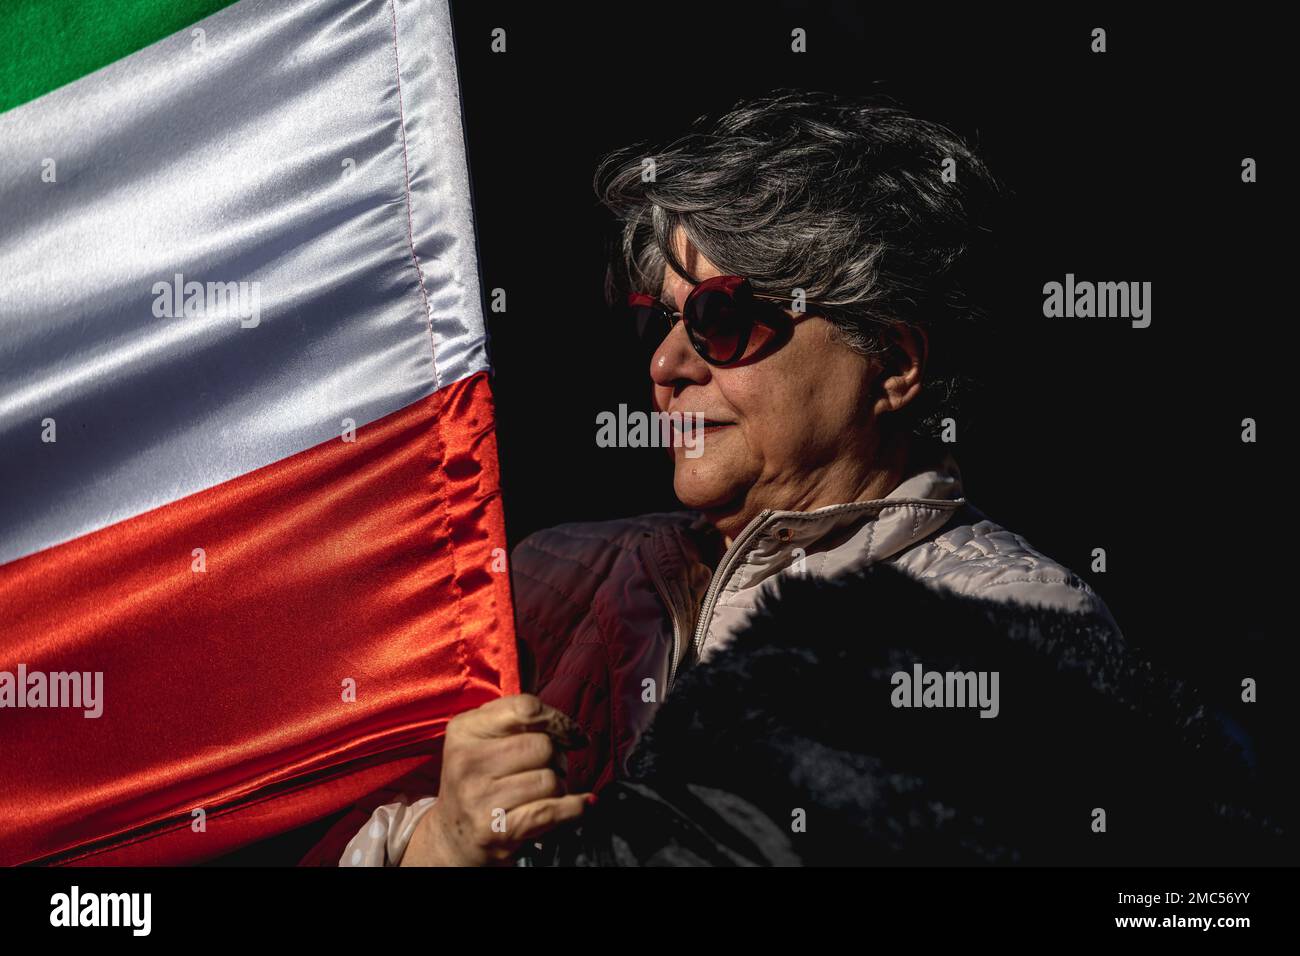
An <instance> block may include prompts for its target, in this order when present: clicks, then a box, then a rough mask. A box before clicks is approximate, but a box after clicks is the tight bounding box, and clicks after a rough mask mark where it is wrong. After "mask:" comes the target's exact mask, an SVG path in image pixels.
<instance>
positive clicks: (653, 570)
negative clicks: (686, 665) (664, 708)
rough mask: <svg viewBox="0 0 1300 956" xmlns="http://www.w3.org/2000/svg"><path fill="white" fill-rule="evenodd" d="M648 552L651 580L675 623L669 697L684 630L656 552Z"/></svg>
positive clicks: (667, 689)
mask: <svg viewBox="0 0 1300 956" xmlns="http://www.w3.org/2000/svg"><path fill="white" fill-rule="evenodd" d="M646 550H647V553H646V555H645V559H646V566H647V567H649V569H650V579H651V580H652V581H653V582H654V586H655V590H656V591H658V592H659V599H660V600H661V601H663V602H664V607H666V608H668V617H669V619H670V620H671V621H672V622H673V654H672V658H671V659H670V663H669V665H668V686H667V687H665V688H664V696H665V697H667V696H668V692H669V691H670V690H672V687H673V675H674V674H676V673H677V661H678V658H679V657H680V656H681V651H680V650H679V648H680V645H681V643H682V628H681V625H680V624H679V623H678V620H677V618H678V614H677V605H676V604H675V603H674V602H673V600H672V598H671V597H670V596H669V594H668V584H667V582H665V581H664V578H663V574H662V573H661V572H660V570H659V562H657V561H656V560H655V556H654V550H653V548H650V547H647V549H646Z"/></svg>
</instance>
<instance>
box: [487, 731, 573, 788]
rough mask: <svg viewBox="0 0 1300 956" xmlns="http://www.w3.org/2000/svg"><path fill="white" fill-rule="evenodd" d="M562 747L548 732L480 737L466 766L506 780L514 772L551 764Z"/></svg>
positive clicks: (492, 777)
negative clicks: (558, 745) (494, 737)
mask: <svg viewBox="0 0 1300 956" xmlns="http://www.w3.org/2000/svg"><path fill="white" fill-rule="evenodd" d="M558 749H559V748H558V747H557V745H556V743H555V741H554V740H553V739H552V738H551V737H550V736H549V735H548V734H542V733H528V734H514V735H513V736H510V737H501V738H498V739H496V740H483V741H480V742H479V744H478V746H477V747H476V748H475V749H474V752H473V753H472V754H470V755H469V756H468V757H467V761H466V766H467V767H470V768H472V772H473V774H475V775H479V776H483V777H486V778H487V779H489V780H502V779H504V778H506V777H509V776H510V775H512V774H516V773H522V772H524V771H527V770H540V769H542V768H543V767H548V766H550V765H551V762H552V761H553V760H554V759H555V753H556V751H557V750H558Z"/></svg>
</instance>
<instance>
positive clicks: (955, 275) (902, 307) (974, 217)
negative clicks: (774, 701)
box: [340, 93, 1119, 865]
mask: <svg viewBox="0 0 1300 956" xmlns="http://www.w3.org/2000/svg"><path fill="white" fill-rule="evenodd" d="M647 160H653V163H650V162H647ZM597 187H598V191H599V193H600V195H601V197H602V199H603V200H604V202H605V203H606V204H607V205H608V206H609V208H610V209H611V210H612V211H613V212H614V213H615V215H616V216H617V217H618V219H619V220H620V222H621V223H622V226H623V233H622V237H623V242H622V244H621V257H620V258H621V263H620V267H619V268H618V269H617V270H613V271H614V273H615V274H616V275H617V277H618V278H619V279H624V278H625V279H626V283H625V284H626V288H625V289H624V291H625V292H626V291H629V290H630V292H631V295H630V297H629V302H630V304H631V306H632V309H633V312H634V313H635V316H636V320H637V323H638V328H639V329H640V330H641V331H642V333H643V334H644V335H646V336H649V337H650V340H651V344H652V347H653V354H652V356H651V358H650V361H649V374H650V378H651V381H652V383H653V392H654V402H655V406H656V408H657V409H658V410H660V411H663V412H682V413H698V414H700V415H702V416H703V418H704V420H705V432H704V441H703V454H702V455H699V456H691V455H688V454H687V453H686V451H687V449H685V448H676V449H674V453H675V471H674V477H673V484H674V490H675V492H676V495H677V497H678V498H679V499H680V500H681V502H682V504H683V505H684V506H685V507H686V509H688V510H686V511H683V512H681V513H671V514H650V515H643V516H640V517H634V518H628V519H626V520H619V521H610V522H602V523H591V524H573V525H564V526H561V527H557V528H553V529H551V530H548V531H543V532H540V533H538V534H535V535H533V536H532V537H530V538H528V539H526V540H525V541H523V542H522V543H521V544H520V545H519V546H518V547H517V548H516V549H515V552H514V555H513V559H512V575H513V583H514V593H515V597H516V604H517V607H516V615H517V622H518V633H519V638H520V651H521V660H522V665H523V675H524V685H523V686H524V687H526V688H528V689H529V690H530V691H531V693H528V694H524V695H521V696H518V697H508V698H503V699H501V700H497V701H494V702H492V703H490V704H487V705H485V706H483V707H480V708H479V709H477V710H475V711H472V712H468V713H465V714H462V715H460V716H459V717H457V718H456V719H455V720H453V721H452V722H451V724H450V726H449V728H448V731H447V735H446V740H445V747H444V752H443V759H442V761H441V767H440V772H441V777H440V780H439V781H438V786H437V791H436V794H435V793H426V795H420V794H418V793H415V794H411V795H410V796H412V797H417V798H418V799H410V798H409V797H404V798H403V799H398V800H394V801H393V802H390V803H387V804H385V805H384V806H381V807H379V808H378V809H376V810H375V812H374V814H373V816H372V817H371V818H370V820H369V821H367V822H366V824H365V825H364V826H362V828H361V830H360V832H358V833H357V834H356V836H355V838H354V839H353V840H352V841H351V843H350V844H349V845H348V847H347V849H346V850H345V851H344V853H343V857H342V859H341V861H340V862H341V863H342V864H343V865H397V864H401V865H425V864H434V865H437V864H449V865H484V864H504V863H511V862H515V861H517V859H518V857H519V855H520V851H521V850H529V849H530V848H531V847H533V846H534V844H535V843H536V841H538V840H540V839H541V838H542V836H543V835H544V834H546V833H548V832H550V831H552V830H554V829H555V828H557V827H561V826H562V825H564V824H567V823H570V822H571V821H576V820H578V819H579V818H581V817H582V816H583V815H584V814H588V813H593V812H595V810H593V809H590V807H591V804H593V803H595V802H596V801H595V800H594V799H593V798H592V794H593V793H595V792H598V791H603V790H604V788H606V787H607V786H608V785H610V784H611V783H613V782H616V781H620V780H622V779H624V778H625V777H626V776H627V771H628V758H629V755H630V754H632V752H633V751H634V748H635V747H636V745H637V743H638V740H639V739H640V738H642V736H643V735H644V732H645V731H646V729H647V728H648V727H649V726H650V724H651V721H652V718H654V717H655V714H656V710H657V709H659V705H660V703H661V702H663V701H664V700H665V699H666V698H667V699H669V700H670V701H671V700H672V698H673V696H674V695H676V694H677V693H678V686H679V681H681V680H682V679H683V678H684V677H685V676H690V673H691V672H693V671H696V670H699V669H701V668H703V667H705V666H706V665H707V663H708V662H709V661H710V660H711V659H712V658H714V657H715V656H716V655H718V654H719V653H721V652H723V651H724V649H726V648H728V646H729V645H730V644H731V643H732V642H734V641H736V640H737V639H738V638H737V635H742V634H743V632H744V629H745V628H746V627H747V626H748V625H749V622H750V620H751V618H752V616H753V615H754V612H755V609H756V606H757V605H758V604H759V603H760V595H763V596H764V600H774V599H777V598H779V596H780V594H781V592H782V591H783V589H787V588H788V586H789V585H790V583H791V582H795V581H798V580H799V579H801V578H804V579H809V580H811V581H828V580H831V579H832V578H835V577H836V576H842V575H844V574H853V573H855V572H861V571H862V569H866V568H869V567H871V566H877V565H882V564H883V565H890V566H892V567H893V568H894V569H897V570H899V571H901V572H902V573H903V576H905V577H906V578H907V579H908V580H909V581H910V580H914V579H915V580H919V581H921V582H924V586H925V588H926V589H927V591H926V593H932V592H940V593H951V594H956V595H962V596H966V597H970V598H975V599H982V600H985V601H995V602H1013V603H1014V605H1015V606H1017V607H1028V608H1038V609H1043V610H1045V611H1046V612H1049V613H1052V614H1057V615H1066V616H1067V617H1070V618H1074V619H1077V620H1079V621H1081V622H1085V623H1084V624H1082V625H1081V626H1083V627H1086V628H1087V629H1088V633H1089V634H1090V635H1091V639H1093V640H1095V641H1098V642H1100V644H1099V646H1102V647H1105V646H1110V647H1117V646H1119V634H1118V631H1117V630H1116V628H1115V626H1114V622H1113V620H1112V619H1111V617H1110V614H1109V612H1108V611H1107V609H1106V607H1105V605H1104V604H1103V603H1102V601H1101V600H1100V599H1099V598H1098V596H1097V595H1096V594H1095V593H1094V592H1093V591H1092V589H1091V588H1090V587H1089V586H1088V585H1087V584H1086V583H1085V582H1083V581H1082V580H1080V579H1079V578H1078V577H1077V576H1076V575H1075V574H1073V573H1071V572H1070V571H1069V570H1068V569H1067V568H1065V567H1063V566H1062V565H1061V564H1060V563H1058V562H1056V561H1054V560H1052V559H1051V558H1049V557H1047V556H1045V555H1043V554H1042V553H1040V552H1038V551H1036V550H1035V549H1034V548H1033V547H1031V546H1030V544H1029V543H1028V542H1027V541H1026V540H1025V539H1024V538H1022V537H1021V536H1019V535H1017V534H1015V533H1014V532H1012V531H1009V530H1007V529H1004V528H1002V527H1000V526H999V525H998V524H996V523H995V522H993V521H992V520H990V519H989V518H987V517H985V516H984V515H983V514H981V513H980V512H978V511H977V510H976V509H975V508H974V507H973V506H972V505H971V504H970V503H968V502H967V500H966V498H965V497H964V494H963V491H962V482H961V476H960V473H959V471H958V468H957V465H956V463H955V461H954V459H953V457H952V456H951V455H950V454H948V453H947V451H946V448H945V446H944V445H943V444H941V443H938V442H936V441H934V440H933V439H931V438H929V437H926V436H927V434H937V429H936V426H937V425H938V423H939V422H940V421H942V419H943V418H945V417H949V416H953V415H955V411H954V410H953V407H952V405H951V404H950V403H951V401H952V399H953V398H954V397H955V396H956V395H957V393H958V392H959V391H960V389H959V386H960V384H961V383H962V381H963V379H964V377H965V376H964V375H963V370H962V368H961V362H962V359H963V356H964V346H963V344H962V343H963V342H964V341H966V340H967V339H968V338H969V334H968V330H969V329H970V328H972V327H973V326H974V325H975V324H976V323H977V322H978V320H979V319H980V317H981V310H980V308H979V305H978V303H977V302H975V301H973V298H972V295H971V293H970V290H971V284H970V282H969V278H970V276H971V274H972V272H973V270H974V269H975V268H976V266H977V265H978V263H979V260H978V256H977V253H978V250H979V249H980V248H981V247H982V246H983V244H984V238H985V233H986V232H987V229H986V218H987V216H988V214H989V213H990V210H991V208H992V205H993V203H994V200H995V198H996V187H995V185H994V182H993V180H992V179H991V177H990V175H989V174H988V172H987V171H986V169H985V167H984V165H983V164H982V162H981V161H980V159H979V158H978V157H977V156H976V155H975V154H974V153H972V151H971V149H970V148H969V147H967V145H966V144H964V143H963V142H962V140H960V139H959V138H958V137H957V136H955V135H954V134H952V133H951V132H949V131H948V130H946V129H944V128H943V127H941V126H938V125H935V124H934V123H930V122H926V121H924V120H922V119H918V118H916V117H914V116H911V115H908V114H907V113H906V112H903V111H900V110H898V109H893V108H885V107H880V106H876V105H871V104H869V103H863V102H855V101H850V100H846V99H841V98H837V97H834V96H830V95H816V94H803V93H781V94H777V95H773V96H769V97H764V98H760V99H757V100H753V101H750V102H745V103H742V104H740V105H738V106H737V107H736V108H734V109H733V110H731V111H730V112H728V113H727V114H726V115H724V116H722V117H721V118H720V119H717V120H716V122H714V123H713V124H712V125H707V126H703V125H702V126H698V127H697V128H696V129H694V130H692V131H691V132H690V133H689V134H688V135H686V136H685V137H684V138H681V139H679V140H678V141H676V142H674V143H672V144H671V145H669V146H667V147H666V148H662V149H658V150H653V151H649V150H645V151H638V150H628V151H623V152H620V153H617V154H615V155H614V156H612V157H610V158H608V159H607V160H606V161H605V162H604V163H603V164H602V166H601V168H600V170H599V172H598V174H597ZM615 285H616V286H617V283H615ZM853 611H854V613H855V615H856V617H855V621H856V623H855V625H854V626H855V627H856V628H857V630H856V631H854V630H853V629H849V630H846V631H845V635H846V636H845V637H844V640H847V641H858V642H862V641H866V640H867V639H868V634H869V633H870V630H871V624H872V620H873V606H872V604H871V603H863V604H857V605H854V606H853ZM827 666H830V665H827ZM742 693H743V687H742ZM885 693H886V694H887V693H888V690H887V689H886V691H885ZM732 703H733V704H734V705H735V706H736V707H737V708H738V711H737V712H739V709H743V706H744V702H743V700H740V701H733V702H732ZM820 704H822V705H825V706H828V707H829V706H833V702H832V701H822V702H820ZM803 706H804V707H805V708H806V707H814V708H815V707H817V706H819V702H817V701H806V700H805V701H804V702H803ZM968 716H973V715H968ZM984 723H985V722H984V721H980V720H976V721H975V725H981V724H984ZM727 756H728V755H727V754H726V753H723V752H718V753H716V755H715V757H716V761H715V762H719V763H721V764H725V763H726V760H727ZM1081 799H1085V800H1086V798H1081ZM607 803H608V801H607V800H606V799H605V798H604V797H603V796H602V797H601V799H600V807H598V808H596V809H603V808H604V806H605V805H606V804H607ZM1088 805H1089V806H1091V804H1088ZM571 829H572V828H569V829H568V830H566V831H565V832H570V831H571Z"/></svg>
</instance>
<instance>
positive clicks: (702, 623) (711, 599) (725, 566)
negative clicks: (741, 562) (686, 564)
mask: <svg viewBox="0 0 1300 956" xmlns="http://www.w3.org/2000/svg"><path fill="white" fill-rule="evenodd" d="M773 513H774V512H773V510H772V509H771V508H768V509H766V510H764V511H761V512H759V514H758V516H757V517H756V518H754V520H753V521H751V522H750V523H749V524H747V525H746V526H745V530H744V531H742V532H740V537H738V538H737V539H736V540H735V541H733V542H731V547H730V548H728V549H727V553H726V554H724V555H723V556H722V561H721V562H720V563H719V564H718V570H717V573H716V574H714V575H713V580H712V581H710V582H709V589H708V591H706V592H705V593H704V604H703V606H701V607H700V619H699V620H698V621H696V623H695V635H694V638H693V639H692V641H691V643H692V645H693V647H694V650H695V657H696V659H697V660H698V659H699V656H700V652H701V651H702V650H703V649H704V634H705V632H706V631H707V630H708V629H709V620H710V618H712V617H713V606H714V605H715V604H717V602H718V592H719V591H721V590H722V585H723V582H725V581H726V580H727V577H728V576H729V575H730V573H731V566H732V565H733V564H735V563H736V556H737V555H739V554H740V553H741V552H742V551H743V550H744V549H745V547H746V546H747V545H748V544H749V540H750V539H751V538H752V537H754V535H756V534H757V533H758V530H759V529H760V528H761V527H762V526H763V524H764V523H766V521H767V519H768V518H769V517H771V516H772V514H773ZM668 683H669V686H670V687H671V686H672V677H671V675H670V676H669V681H668Z"/></svg>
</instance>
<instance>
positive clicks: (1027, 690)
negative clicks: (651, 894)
mask: <svg viewBox="0 0 1300 956" xmlns="http://www.w3.org/2000/svg"><path fill="white" fill-rule="evenodd" d="M917 664H920V665H921V666H922V667H923V669H924V670H925V671H939V672H970V671H975V672H985V673H986V674H990V673H992V672H997V673H998V675H999V677H998V697H999V701H998V705H999V706H998V715H997V716H996V717H993V718H982V717H980V716H979V711H978V709H976V708H974V707H967V708H952V707H936V708H924V707H923V708H916V707H898V706H895V702H896V701H897V697H896V693H895V692H896V691H897V690H898V688H897V686H896V685H895V683H894V680H895V678H894V675H895V674H897V673H900V672H905V673H907V674H909V675H910V674H912V673H913V668H914V665H917ZM1247 746H1248V745H1247ZM1249 765H1250V760H1249V754H1248V753H1247V752H1246V748H1244V747H1243V746H1242V745H1241V744H1240V743H1238V742H1236V741H1234V739H1233V737H1232V736H1231V735H1230V734H1229V733H1228V732H1227V729H1226V727H1225V724H1224V723H1223V722H1222V720H1221V718H1219V717H1218V716H1217V715H1216V714H1214V713H1212V712H1211V711H1209V710H1208V709H1207V708H1206V707H1205V706H1204V705H1203V704H1202V703H1201V701H1200V700H1199V699H1198V696H1197V694H1196V693H1195V692H1194V691H1193V689H1192V688H1190V687H1188V686H1186V685H1184V684H1182V683H1180V682H1178V681H1175V680H1172V679H1170V678H1168V677H1166V676H1164V675H1161V674H1159V673H1157V672H1156V671H1155V670H1154V669H1153V668H1152V667H1151V666H1150V664H1148V663H1145V662H1142V661H1140V660H1138V659H1137V658H1136V657H1135V656H1134V655H1133V654H1131V653H1129V652H1128V651H1127V650H1126V649H1125V647H1124V646H1123V645H1122V643H1121V641H1120V639H1119V637H1118V635H1117V634H1116V633H1115V632H1114V631H1113V629H1112V628H1111V627H1110V625H1109V624H1108V623H1107V622H1106V621H1103V620H1100V619H1097V618H1092V617H1088V616H1082V615H1077V614H1070V613H1068V612H1062V611H1055V610H1047V609H1039V608H1033V607H1029V606H1026V605H1021V604H1011V603H995V602H989V601H976V600H971V599H968V598H964V597H960V596H957V595H954V594H951V593H948V592H939V591H936V590H933V589H932V588H930V587H929V586H927V585H925V584H924V583H922V582H919V581H916V580H915V579H913V578H911V577H909V576H907V575H906V574H904V573H902V572H900V571H898V570H896V569H894V568H892V567H890V566H888V565H876V566H873V567H870V568H866V569H863V570H861V571H858V572H854V573H851V574H847V575H843V576H840V577H838V578H834V579H829V580H827V579H819V578H807V579H803V580H796V581H793V582H791V583H790V584H789V585H788V586H786V587H785V589H784V591H783V593H782V595H781V597H780V598H779V599H773V598H770V597H768V598H766V599H764V600H763V601H761V602H760V606H759V609H758V611H757V612H756V614H755V616H754V618H753V619H752V620H751V622H750V624H749V627H748V630H747V631H746V632H744V633H743V634H741V635H740V636H739V637H737V639H736V640H735V641H734V642H733V644H732V645H731V646H730V647H728V648H726V649H725V650H723V651H721V652H720V653H719V654H717V655H716V656H715V657H714V658H713V659H712V660H711V661H710V662H709V663H708V664H706V665H700V666H697V667H695V668H693V669H691V670H689V671H687V672H686V673H685V674H683V675H682V676H681V677H680V678H679V680H678V682H677V684H676V686H675V687H674V690H673V693H672V695H671V697H670V698H669V699H667V700H666V701H665V702H664V703H663V704H662V705H661V707H660V709H659V712H658V714H657V715H656V717H655V719H654V722H653V723H652V724H651V726H650V728H649V730H648V731H647V732H646V733H645V734H644V735H643V737H642V739H641V740H640V741H639V743H638V745H637V748H636V751H635V753H634V754H633V756H632V758H631V761H630V777H629V779H628V780H626V781H620V782H618V783H615V784H613V785H611V786H610V787H607V788H606V789H605V790H604V791H602V792H601V795H600V802H599V803H598V804H597V806H596V807H594V808H592V810H590V811H588V813H587V815H586V816H585V817H584V822H583V824H582V826H581V827H580V828H577V829H576V830H571V831H569V832H568V834H566V836H565V837H563V838H562V839H560V840H558V841H556V842H555V844H554V846H553V849H554V850H555V855H554V856H553V858H552V862H559V863H576V864H579V865H584V864H586V865H657V864H658V865H662V864H670V865H671V864H706V865H710V864H722V865H731V864H742V865H743V864H814V865H816V864H879V863H907V864H961V863H1032V864H1122V865H1127V864H1152V865H1156V864H1159V865H1179V864H1208V863H1232V862H1237V863H1259V862H1266V861H1278V860H1280V855H1281V854H1282V853H1283V849H1282V847H1283V844H1284V843H1285V842H1286V841H1285V840H1284V833H1283V830H1282V828H1281V827H1280V826H1279V824H1278V823H1277V822H1276V820H1275V819H1272V818H1268V817H1266V816H1265V815H1264V814H1262V813H1261V811H1260V809H1259V794H1258V793H1257V792H1256V791H1257V787H1256V782H1255V781H1254V780H1253V779H1252V777H1251V772H1250V769H1249ZM1098 808H1099V809H1102V810H1104V811H1105V832H1095V831H1094V810H1095V809H1098ZM801 816H802V818H803V820H804V821H805V829H803V830H802V831H801V830H800V829H799V827H798V826H797V825H796V821H797V820H798V819H799V818H800V817H801Z"/></svg>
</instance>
